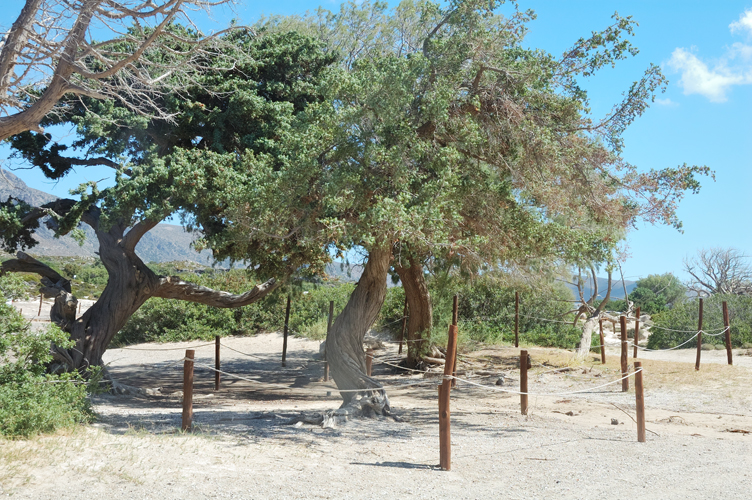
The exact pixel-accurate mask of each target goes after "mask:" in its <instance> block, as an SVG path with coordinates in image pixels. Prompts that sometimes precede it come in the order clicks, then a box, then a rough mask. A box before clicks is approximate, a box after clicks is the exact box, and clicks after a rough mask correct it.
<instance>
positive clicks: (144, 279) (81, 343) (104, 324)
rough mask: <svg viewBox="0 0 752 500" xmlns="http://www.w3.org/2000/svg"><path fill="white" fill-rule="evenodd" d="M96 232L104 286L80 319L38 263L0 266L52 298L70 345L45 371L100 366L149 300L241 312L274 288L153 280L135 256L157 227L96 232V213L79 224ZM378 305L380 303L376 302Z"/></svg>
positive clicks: (146, 224) (22, 259) (65, 292)
mask: <svg viewBox="0 0 752 500" xmlns="http://www.w3.org/2000/svg"><path fill="white" fill-rule="evenodd" d="M82 220H83V221H84V222H86V223H87V224H89V225H90V226H91V227H92V228H93V229H94V230H95V232H96V235H97V239H98V240H99V257H100V259H101V261H102V264H103V265H104V267H105V269H107V273H108V280H107V285H106V286H105V289H104V291H103V292H102V295H101V296H100V297H99V299H98V300H97V301H96V303H95V304H94V305H93V306H92V307H91V308H89V309H88V310H87V311H86V312H84V314H83V315H81V316H80V317H78V318H77V317H76V305H77V300H76V298H75V297H74V296H73V295H72V294H71V288H70V282H69V281H68V280H66V279H65V278H63V277H62V276H61V275H60V274H59V273H57V272H56V271H55V270H53V269H51V268H50V267H48V266H47V265H45V264H43V263H42V262H39V261H37V260H36V259H34V258H32V257H30V256H28V255H26V254H24V253H23V252H19V253H18V256H17V258H16V259H11V260H8V261H5V262H3V264H2V267H1V268H0V271H1V272H33V273H36V274H39V275H41V276H42V283H43V284H44V287H43V289H42V290H43V293H45V295H47V296H51V297H54V298H55V304H54V305H53V307H52V310H51V311H50V319H51V320H52V321H53V322H54V323H55V324H57V325H58V326H59V327H60V328H62V329H63V330H65V331H67V332H68V333H70V337H71V340H73V341H74V342H75V345H74V346H73V347H72V348H70V349H61V348H59V347H57V346H54V347H53V357H54V361H53V363H52V364H51V365H50V367H49V369H50V371H53V372H57V371H69V370H84V369H86V368H88V367H89V366H99V365H101V364H102V355H103V354H104V352H105V350H106V349H107V346H109V344H110V342H111V341H112V339H113V337H114V336H115V335H116V334H117V332H118V331H120V329H121V328H122V327H123V326H124V325H125V323H126V322H127V321H128V318H130V317H131V316H132V315H133V313H135V312H136V311H137V310H138V308H139V307H141V306H142V305H143V304H144V302H146V301H147V300H148V299H149V298H150V297H162V298H169V299H176V300H187V301H190V302H198V303H201V304H207V305H211V306H214V307H241V306H244V305H248V304H251V303H253V302H256V301H257V300H259V299H261V298H263V297H264V296H266V295H267V294H268V293H269V292H271V291H272V290H274V288H275V287H276V281H275V280H273V279H272V280H269V281H267V282H266V283H262V284H259V285H257V286H255V287H254V288H253V289H251V290H249V291H248V292H246V293H243V294H239V295H234V294H230V293H227V292H222V291H217V290H212V289H210V288H206V287H202V286H198V285H195V284H192V283H187V282H184V281H182V280H181V279H180V278H177V277H169V276H168V277H165V276H157V275H156V274H155V273H154V272H153V271H152V270H151V269H149V267H148V266H147V265H146V264H145V263H144V262H143V261H142V260H141V259H140V258H139V257H138V255H136V251H135V249H136V245H137V244H138V242H139V240H140V239H141V237H142V236H143V235H144V234H146V233H147V232H148V231H149V230H150V229H151V228H153V227H154V226H156V225H157V223H156V222H154V221H143V222H139V223H137V224H136V225H135V226H133V227H131V228H130V230H129V231H128V232H127V233H126V227H125V226H122V225H115V226H113V227H112V228H110V229H109V230H107V231H104V230H102V229H100V227H99V212H98V209H96V207H93V208H92V209H91V210H89V211H88V212H87V213H86V214H84V217H83V218H82ZM382 301H383V297H382Z"/></svg>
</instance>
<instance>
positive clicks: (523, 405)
mask: <svg viewBox="0 0 752 500" xmlns="http://www.w3.org/2000/svg"><path fill="white" fill-rule="evenodd" d="M520 392H521V393H522V394H520V411H521V412H522V414H523V415H527V351H520Z"/></svg>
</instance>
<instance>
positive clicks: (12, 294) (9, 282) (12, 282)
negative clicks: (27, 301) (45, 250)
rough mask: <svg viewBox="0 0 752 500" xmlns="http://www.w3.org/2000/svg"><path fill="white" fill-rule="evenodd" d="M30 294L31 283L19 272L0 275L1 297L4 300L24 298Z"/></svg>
mask: <svg viewBox="0 0 752 500" xmlns="http://www.w3.org/2000/svg"><path fill="white" fill-rule="evenodd" d="M28 295H29V284H28V283H26V281H24V279H23V277H22V276H20V275H18V274H5V275H2V276H0V297H4V300H8V299H11V300H18V299H24V298H26V297H27V296H28Z"/></svg>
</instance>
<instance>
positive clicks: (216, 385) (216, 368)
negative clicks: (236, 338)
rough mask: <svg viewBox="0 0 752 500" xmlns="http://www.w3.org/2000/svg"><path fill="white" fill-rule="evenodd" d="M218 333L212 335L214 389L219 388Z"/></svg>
mask: <svg viewBox="0 0 752 500" xmlns="http://www.w3.org/2000/svg"><path fill="white" fill-rule="evenodd" d="M219 382H220V376H219V335H215V336H214V390H215V391H218V390H219Z"/></svg>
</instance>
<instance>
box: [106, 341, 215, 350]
mask: <svg viewBox="0 0 752 500" xmlns="http://www.w3.org/2000/svg"><path fill="white" fill-rule="evenodd" d="M208 345H214V342H209V343H207V344H201V345H194V346H186V347H167V348H165V349H148V348H146V347H117V349H125V350H128V351H182V350H184V349H198V348H199V347H206V346H208Z"/></svg>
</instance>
